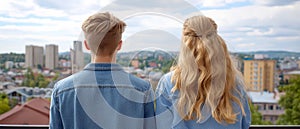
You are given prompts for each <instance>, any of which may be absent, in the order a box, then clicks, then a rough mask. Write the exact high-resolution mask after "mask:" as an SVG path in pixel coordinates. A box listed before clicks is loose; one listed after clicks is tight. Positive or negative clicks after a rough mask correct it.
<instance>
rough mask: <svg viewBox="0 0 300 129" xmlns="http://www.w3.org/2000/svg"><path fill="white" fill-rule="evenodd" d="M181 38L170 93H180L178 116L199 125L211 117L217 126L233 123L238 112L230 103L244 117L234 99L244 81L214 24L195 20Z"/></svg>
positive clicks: (187, 26) (185, 26)
mask: <svg viewBox="0 0 300 129" xmlns="http://www.w3.org/2000/svg"><path fill="white" fill-rule="evenodd" d="M182 35H183V36H182V43H181V50H180V54H179V58H178V64H177V65H176V66H174V67H173V68H172V71H174V72H173V75H172V82H173V83H174V84H175V86H174V87H173V89H172V92H175V91H176V90H178V91H179V98H178V101H177V110H178V112H179V114H180V116H181V117H182V118H183V119H184V120H192V119H196V120H197V121H198V122H201V121H202V120H205V119H207V118H208V117H209V116H210V115H212V117H213V118H215V120H216V121H217V122H219V123H224V122H226V123H229V124H232V123H235V122H236V116H237V112H234V107H233V105H232V102H235V103H237V104H238V105H239V107H240V108H241V110H242V114H243V115H245V112H244V108H243V106H242V103H241V100H240V99H239V98H240V97H239V96H237V95H241V89H238V86H240V85H241V87H242V86H243V84H242V83H243V81H242V76H241V75H240V74H239V72H238V71H237V70H236V68H235V67H234V66H233V63H232V61H231V58H230V54H229V52H228V50H227V47H226V44H225V41H224V40H223V39H222V38H221V37H220V36H219V35H218V33H217V24H216V23H215V22H214V21H213V20H212V19H211V18H208V17H205V16H194V17H191V18H189V19H187V20H186V21H185V23H184V26H183V34H182ZM234 93H237V94H234Z"/></svg>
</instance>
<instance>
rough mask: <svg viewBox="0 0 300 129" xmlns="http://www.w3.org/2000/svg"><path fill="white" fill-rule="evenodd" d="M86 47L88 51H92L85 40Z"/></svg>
mask: <svg viewBox="0 0 300 129" xmlns="http://www.w3.org/2000/svg"><path fill="white" fill-rule="evenodd" d="M84 46H85V48H86V49H87V50H91V49H90V47H89V45H88V44H87V42H86V40H84Z"/></svg>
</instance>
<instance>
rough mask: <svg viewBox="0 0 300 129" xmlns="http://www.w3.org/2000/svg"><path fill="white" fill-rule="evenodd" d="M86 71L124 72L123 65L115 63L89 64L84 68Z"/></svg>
mask: <svg viewBox="0 0 300 129" xmlns="http://www.w3.org/2000/svg"><path fill="white" fill-rule="evenodd" d="M84 70H92V71H115V70H123V68H122V66H121V65H119V64H115V63H89V64H87V65H86V66H85V67H84Z"/></svg>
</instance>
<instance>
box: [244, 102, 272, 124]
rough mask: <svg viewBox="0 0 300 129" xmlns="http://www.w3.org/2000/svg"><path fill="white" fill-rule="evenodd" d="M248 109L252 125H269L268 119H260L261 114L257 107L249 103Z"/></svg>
mask: <svg viewBox="0 0 300 129" xmlns="http://www.w3.org/2000/svg"><path fill="white" fill-rule="evenodd" d="M249 106H250V111H251V124H252V125H271V124H272V123H271V122H270V121H264V120H263V119H262V115H261V114H260V112H258V110H257V107H256V106H254V105H253V104H252V103H249Z"/></svg>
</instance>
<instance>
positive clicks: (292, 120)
mask: <svg viewBox="0 0 300 129" xmlns="http://www.w3.org/2000/svg"><path fill="white" fill-rule="evenodd" d="M280 90H282V91H283V92H285V95H284V96H282V97H281V98H280V100H279V104H280V106H281V107H283V108H284V110H285V112H284V114H283V115H281V116H279V119H278V121H277V124H287V125H299V124H300V76H297V77H295V78H294V79H291V80H290V82H289V85H285V86H281V87H280Z"/></svg>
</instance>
